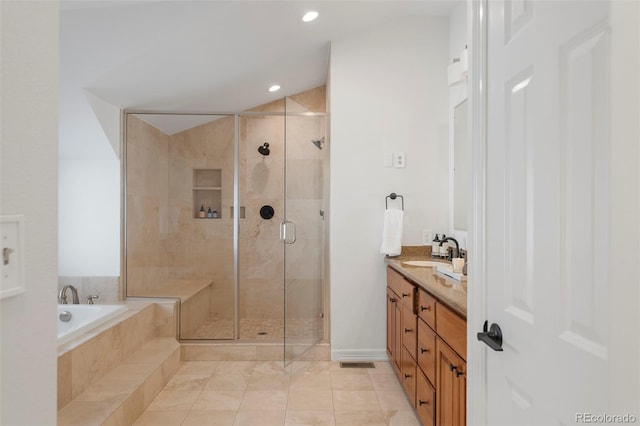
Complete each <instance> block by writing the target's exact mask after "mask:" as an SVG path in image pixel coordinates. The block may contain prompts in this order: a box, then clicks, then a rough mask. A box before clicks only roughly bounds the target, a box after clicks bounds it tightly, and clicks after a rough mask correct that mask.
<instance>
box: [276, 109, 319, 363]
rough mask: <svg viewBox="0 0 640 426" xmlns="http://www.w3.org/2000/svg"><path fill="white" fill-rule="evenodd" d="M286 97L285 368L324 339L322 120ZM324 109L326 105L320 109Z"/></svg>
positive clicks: (283, 237)
mask: <svg viewBox="0 0 640 426" xmlns="http://www.w3.org/2000/svg"><path fill="white" fill-rule="evenodd" d="M308 105H309V103H308V99H295V98H286V111H287V112H286V115H285V119H286V124H285V151H286V152H285V158H286V161H285V185H284V193H285V221H284V224H283V227H282V234H283V235H281V237H282V239H283V240H284V349H285V351H284V357H285V363H286V362H290V361H292V360H294V359H297V358H299V357H301V356H304V353H305V352H307V351H309V349H311V348H312V347H313V346H314V345H315V344H316V343H318V342H319V341H320V340H321V339H322V338H323V334H324V332H323V322H324V319H323V318H324V313H323V306H324V293H325V291H324V288H325V287H324V276H325V274H324V269H325V263H324V247H325V244H324V240H325V220H324V219H325V198H326V197H325V192H326V188H327V177H328V173H327V166H328V158H329V156H328V145H327V143H326V142H327V141H326V126H325V123H326V117H325V115H324V113H322V112H321V113H320V114H316V113H314V112H313V111H311V109H310V107H309V106H308ZM323 105H324V104H323Z"/></svg>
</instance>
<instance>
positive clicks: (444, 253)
mask: <svg viewBox="0 0 640 426" xmlns="http://www.w3.org/2000/svg"><path fill="white" fill-rule="evenodd" d="M445 238H447V235H446V234H442V238H440V242H442V241H444V239H445ZM440 257H442V258H444V259H446V258H447V257H449V242H447V241H445V242H444V243H442V245H441V246H440Z"/></svg>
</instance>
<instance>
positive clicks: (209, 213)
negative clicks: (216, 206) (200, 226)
mask: <svg viewBox="0 0 640 426" xmlns="http://www.w3.org/2000/svg"><path fill="white" fill-rule="evenodd" d="M207 217H208V218H209V219H211V218H212V217H213V212H212V211H211V207H209V210H207Z"/></svg>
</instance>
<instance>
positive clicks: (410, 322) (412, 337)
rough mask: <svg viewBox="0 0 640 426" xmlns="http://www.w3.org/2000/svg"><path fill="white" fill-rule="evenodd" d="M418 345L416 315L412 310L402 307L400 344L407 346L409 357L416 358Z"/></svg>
mask: <svg viewBox="0 0 640 426" xmlns="http://www.w3.org/2000/svg"><path fill="white" fill-rule="evenodd" d="M417 345H418V317H417V316H416V315H415V314H414V313H413V311H411V310H409V309H407V307H406V306H403V307H402V346H404V347H405V348H407V351H409V353H410V354H411V357H412V358H413V359H414V360H416V359H417V357H416V352H417V351H416V348H417Z"/></svg>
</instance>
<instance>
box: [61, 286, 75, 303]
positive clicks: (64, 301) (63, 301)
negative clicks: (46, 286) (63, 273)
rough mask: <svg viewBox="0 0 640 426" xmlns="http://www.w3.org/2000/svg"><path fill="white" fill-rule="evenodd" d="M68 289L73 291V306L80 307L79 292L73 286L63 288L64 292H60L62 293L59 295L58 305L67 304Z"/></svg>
mask: <svg viewBox="0 0 640 426" xmlns="http://www.w3.org/2000/svg"><path fill="white" fill-rule="evenodd" d="M67 289H70V290H71V296H72V298H73V304H74V305H79V304H80V299H79V298H78V290H77V289H76V288H75V287H74V286H72V285H65V286H64V287H62V290H60V293H59V294H58V303H59V304H61V305H66V304H67Z"/></svg>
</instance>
